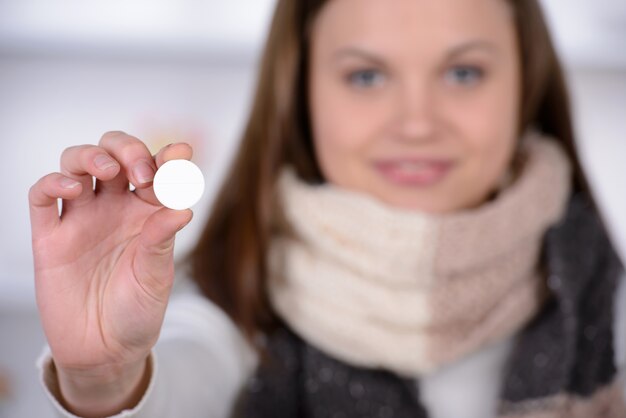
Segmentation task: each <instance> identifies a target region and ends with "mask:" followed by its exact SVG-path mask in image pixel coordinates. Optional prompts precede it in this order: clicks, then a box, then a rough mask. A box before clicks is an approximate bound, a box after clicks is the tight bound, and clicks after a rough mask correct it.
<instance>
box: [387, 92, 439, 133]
mask: <svg viewBox="0 0 626 418" xmlns="http://www.w3.org/2000/svg"><path fill="white" fill-rule="evenodd" d="M435 111H436V107H435V101H434V95H433V94H432V93H431V91H430V89H429V87H428V86H425V85H418V84H417V83H413V84H412V85H407V86H405V87H404V88H402V89H400V91H399V92H398V99H397V112H396V114H397V118H396V127H397V134H398V136H399V138H402V139H403V140H406V141H419V140H424V139H428V138H430V137H431V136H432V135H433V133H434V131H435V122H436V121H435Z"/></svg>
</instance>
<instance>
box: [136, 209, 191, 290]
mask: <svg viewBox="0 0 626 418" xmlns="http://www.w3.org/2000/svg"><path fill="white" fill-rule="evenodd" d="M192 217H193V212H192V211H191V210H189V209H187V210H183V211H178V210H172V209H168V208H161V209H159V210H157V211H156V212H154V213H153V214H152V215H150V216H149V217H148V219H146V221H145V223H144V225H143V228H142V230H141V235H140V237H139V243H138V245H137V250H136V254H135V260H134V266H133V270H134V273H135V276H136V277H137V280H138V282H139V284H140V285H141V287H142V288H143V290H144V291H146V292H149V293H150V295H152V296H154V297H156V298H157V299H161V298H164V297H165V298H166V297H167V292H168V291H169V289H170V287H171V285H172V282H173V280H174V239H175V237H176V233H177V232H178V231H180V230H181V229H182V228H184V227H185V226H186V225H187V224H188V223H189V222H190V221H191V218H192Z"/></svg>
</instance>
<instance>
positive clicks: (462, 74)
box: [446, 66, 484, 85]
mask: <svg viewBox="0 0 626 418" xmlns="http://www.w3.org/2000/svg"><path fill="white" fill-rule="evenodd" d="M483 75H484V72H483V70H481V69H480V68H478V67H472V66H458V67H454V68H452V69H450V70H449V71H448V72H447V73H446V79H449V80H450V81H452V82H453V83H459V84H463V85H468V84H473V83H476V82H478V81H480V79H481V78H482V77H483Z"/></svg>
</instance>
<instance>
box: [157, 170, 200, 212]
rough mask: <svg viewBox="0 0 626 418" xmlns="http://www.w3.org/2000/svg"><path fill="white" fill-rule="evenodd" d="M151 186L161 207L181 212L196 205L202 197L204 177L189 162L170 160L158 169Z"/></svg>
mask: <svg viewBox="0 0 626 418" xmlns="http://www.w3.org/2000/svg"><path fill="white" fill-rule="evenodd" d="M152 186H153V188H154V194H155V195H156V197H157V199H159V202H161V204H163V206H165V207H168V208H170V209H175V210H183V209H188V208H190V207H192V206H193V205H195V204H196V203H198V201H199V200H200V198H201V197H202V193H204V176H203V175H202V172H201V171H200V169H199V168H198V166H197V165H195V164H194V163H192V162H191V161H188V160H170V161H167V162H166V163H165V164H163V165H162V166H161V167H159V169H158V170H157V172H156V174H155V175H154V182H153V183H152Z"/></svg>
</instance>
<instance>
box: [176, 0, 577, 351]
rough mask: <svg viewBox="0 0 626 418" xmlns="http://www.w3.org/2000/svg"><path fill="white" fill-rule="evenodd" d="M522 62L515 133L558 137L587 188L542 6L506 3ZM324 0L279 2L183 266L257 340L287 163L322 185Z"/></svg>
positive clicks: (267, 322)
mask: <svg viewBox="0 0 626 418" xmlns="http://www.w3.org/2000/svg"><path fill="white" fill-rule="evenodd" d="M508 1H509V3H510V4H511V7H512V8H513V10H514V14H515V25H516V28H517V39H518V45H519V51H520V55H521V56H520V62H521V65H522V80H521V82H522V98H521V100H522V103H521V106H520V115H519V122H520V124H519V127H518V128H519V133H520V134H521V133H522V132H523V131H524V129H525V128H526V127H528V126H534V127H536V128H538V129H539V130H541V131H542V132H544V133H546V134H549V135H551V136H553V137H555V138H557V139H558V140H559V141H561V142H562V143H563V144H564V146H565V149H566V150H567V152H568V153H569V156H570V158H571V160H572V162H573V164H574V168H575V172H574V189H575V190H577V191H581V190H586V181H585V178H584V174H583V172H582V170H581V167H580V163H579V159H578V156H577V154H576V149H575V142H574V133H573V129H572V123H571V116H570V105H569V97H568V92H567V88H566V84H565V79H564V76H563V72H562V69H561V66H560V63H559V60H558V58H557V56H556V53H555V51H554V48H553V45H552V41H551V39H550V35H549V33H548V29H547V28H546V24H545V21H544V18H543V15H542V11H541V9H540V7H539V5H538V4H537V0H508ZM325 3H326V0H279V1H278V5H277V7H276V11H275V14H274V17H273V21H272V24H271V29H270V32H269V37H268V39H267V43H266V47H265V50H264V53H263V55H262V59H261V63H260V72H259V77H258V80H257V88H256V92H255V96H254V100H253V104H252V108H251V113H250V117H249V119H248V124H247V126H246V129H245V131H244V134H243V139H242V143H241V145H240V149H239V151H238V153H237V154H236V157H235V159H234V162H233V164H232V166H231V168H230V171H229V173H228V174H227V176H226V180H225V182H224V183H223V185H222V188H221V190H220V192H219V193H218V195H217V198H216V200H215V202H214V205H213V208H212V213H211V216H210V218H209V220H208V223H207V224H206V226H205V228H204V231H203V232H202V234H201V236H200V239H199V241H198V243H197V245H196V246H195V248H194V249H193V250H192V251H191V252H190V253H189V255H188V256H187V258H186V259H185V260H184V261H185V262H187V263H188V267H189V268H190V271H189V274H190V275H191V277H192V278H193V279H194V280H195V282H196V283H197V284H198V285H199V287H200V289H201V290H202V292H203V293H204V294H205V295H206V296H207V297H209V298H210V299H211V300H212V301H213V302H215V303H216V304H217V305H218V306H220V307H221V308H222V309H223V310H224V311H225V312H226V313H227V314H228V315H229V316H230V317H231V319H232V320H234V321H235V323H237V325H238V326H239V327H240V328H241V329H242V331H243V332H244V334H245V335H246V336H247V337H248V338H249V339H250V341H252V342H254V341H255V338H254V337H255V336H256V335H257V334H258V333H259V332H261V333H265V332H268V331H269V330H270V329H271V327H272V326H273V325H274V324H275V323H276V320H275V316H274V314H273V311H272V308H271V306H270V303H269V301H268V296H267V293H266V278H267V269H266V254H267V250H268V245H269V243H270V240H271V238H272V219H273V216H275V212H274V211H275V210H277V209H278V208H276V207H275V205H274V200H273V188H274V183H275V180H276V179H277V176H278V174H279V172H280V170H281V168H282V167H283V166H285V165H291V166H293V167H294V169H295V171H296V172H297V174H298V175H299V176H300V177H301V178H302V179H303V180H305V181H308V182H322V181H323V178H322V174H321V171H320V169H319V167H318V164H317V162H316V159H315V155H314V150H313V145H312V138H311V129H310V126H309V115H308V114H309V112H308V105H307V103H308V95H307V68H308V53H309V43H310V42H309V36H310V32H311V25H312V23H313V21H314V19H315V17H316V15H317V13H318V12H319V10H320V9H321V8H322V6H323V5H324V4H325Z"/></svg>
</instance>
